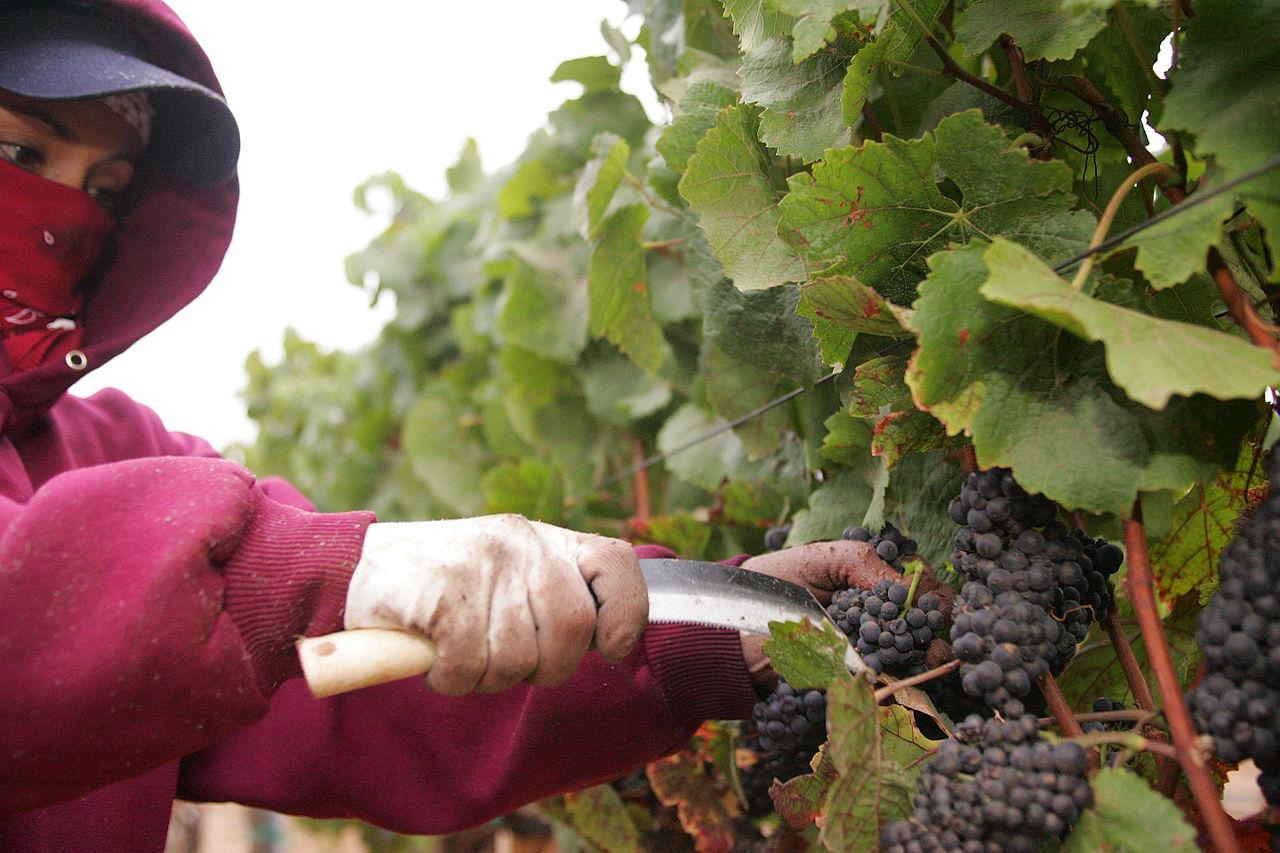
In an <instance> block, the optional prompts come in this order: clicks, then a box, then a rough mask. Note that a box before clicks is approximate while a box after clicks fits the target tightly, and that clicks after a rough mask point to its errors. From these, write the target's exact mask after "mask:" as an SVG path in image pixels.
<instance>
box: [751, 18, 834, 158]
mask: <svg viewBox="0 0 1280 853" xmlns="http://www.w3.org/2000/svg"><path fill="white" fill-rule="evenodd" d="M848 61H849V60H848V57H847V56H845V55H843V54H840V53H828V52H826V51H824V52H823V53H821V54H819V55H817V56H815V57H813V58H812V59H806V60H805V61H804V62H801V63H800V64H799V65H794V64H792V62H791V48H790V46H789V44H788V42H787V40H786V39H785V38H775V39H770V40H769V41H767V42H765V43H764V44H762V45H760V46H759V47H757V48H756V49H754V50H752V51H750V52H749V53H747V55H746V57H745V58H744V60H743V62H742V66H741V67H740V68H739V69H738V73H739V74H740V75H741V77H742V100H744V101H746V102H747V103H750V104H756V105H758V106H759V107H761V108H762V109H763V110H764V112H763V114H761V116H760V128H759V130H760V137H761V138H762V139H763V140H764V141H765V144H767V145H768V146H769V147H770V148H772V149H773V150H775V151H777V152H778V155H779V156H783V157H798V158H800V159H801V160H803V161H804V162H806V163H809V162H812V161H814V160H817V159H818V158H820V157H821V156H822V153H823V152H824V151H825V150H826V149H828V148H834V147H836V146H838V145H847V144H848V143H849V140H850V139H851V138H852V137H851V134H850V132H849V128H848V127H847V126H846V125H845V122H844V118H843V116H842V114H841V112H840V93H841V81H842V80H843V79H844V74H845V67H846V65H847V63H848Z"/></svg>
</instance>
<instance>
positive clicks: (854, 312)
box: [800, 275, 903, 353]
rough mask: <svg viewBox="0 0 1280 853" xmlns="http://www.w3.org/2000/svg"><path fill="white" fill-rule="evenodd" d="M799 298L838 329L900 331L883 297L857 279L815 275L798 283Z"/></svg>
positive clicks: (886, 333)
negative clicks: (804, 282)
mask: <svg viewBox="0 0 1280 853" xmlns="http://www.w3.org/2000/svg"><path fill="white" fill-rule="evenodd" d="M800 299H801V301H802V302H803V303H805V304H806V305H808V306H810V307H811V310H812V311H813V313H814V314H816V315H817V316H819V317H821V318H822V319H824V320H828V321H830V322H831V323H833V324H835V325H836V326H839V327H841V328H844V329H849V330H851V331H853V332H866V333H867V334H871V335H890V336H892V335H901V334H903V328H902V326H900V325H899V324H898V320H897V318H896V317H895V316H894V315H893V312H892V311H891V310H890V308H889V304H888V303H887V302H885V300H884V297H882V296H881V295H880V294H879V293H876V292H875V291H874V290H872V289H871V288H870V287H867V286H866V285H865V284H863V283H862V282H860V281H858V280H857V279H856V278H850V277H849V276H844V275H836V276H829V277H826V278H815V279H813V280H812V281H810V282H807V283H806V284H802V285H800ZM845 352H846V353H847V352H848V350H846V351H845Z"/></svg>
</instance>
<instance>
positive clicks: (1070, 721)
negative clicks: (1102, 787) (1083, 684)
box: [1039, 674, 1098, 772]
mask: <svg viewBox="0 0 1280 853" xmlns="http://www.w3.org/2000/svg"><path fill="white" fill-rule="evenodd" d="M1039 683H1040V692H1041V693H1043V694H1044V698H1045V701H1046V702H1048V703H1049V710H1050V711H1052V712H1053V718H1054V720H1055V721H1056V722H1057V724H1058V728H1060V729H1062V731H1063V732H1065V733H1066V734H1067V736H1068V737H1073V738H1080V737H1084V729H1082V728H1080V721H1079V720H1077V719H1076V715H1075V713H1074V712H1072V710H1071V706H1070V705H1068V704H1067V698H1066V697H1065V696H1063V695H1062V688H1061V687H1059V686H1058V680H1057V679H1056V678H1054V677H1053V676H1052V675H1048V674H1045V675H1043V676H1041V678H1040V680H1039ZM1089 769H1090V772H1096V771H1097V769H1098V751H1097V750H1096V749H1091V750H1089Z"/></svg>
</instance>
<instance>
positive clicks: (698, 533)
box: [638, 513, 711, 560]
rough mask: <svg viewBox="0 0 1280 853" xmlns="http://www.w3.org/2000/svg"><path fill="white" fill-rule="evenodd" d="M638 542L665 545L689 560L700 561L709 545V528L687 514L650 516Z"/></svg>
mask: <svg viewBox="0 0 1280 853" xmlns="http://www.w3.org/2000/svg"><path fill="white" fill-rule="evenodd" d="M638 540H639V541H643V542H652V543H654V544H657V545H665V546H667V547H668V548H670V549H671V550H672V551H675V552H676V553H677V554H680V555H681V556H683V557H686V558H688V559H690V560H702V559H705V558H706V553H707V546H708V545H710V544H711V527H710V526H709V525H708V524H707V523H706V522H705V521H699V520H698V519H696V518H694V517H693V516H691V515H689V514H688V513H680V514H677V515H665V516H652V517H650V519H649V521H648V524H647V526H646V528H645V530H644V531H643V533H642V535H641V536H639V537H638Z"/></svg>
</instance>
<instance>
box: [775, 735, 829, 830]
mask: <svg viewBox="0 0 1280 853" xmlns="http://www.w3.org/2000/svg"><path fill="white" fill-rule="evenodd" d="M839 778H840V774H839V773H837V772H836V766H835V764H833V763H832V762H831V756H830V755H828V754H827V745H826V744H823V745H822V746H821V747H820V748H819V749H818V753H817V754H816V755H815V756H814V757H813V772H812V773H806V774H804V775H803V776H796V777H794V778H792V779H788V780H787V781H785V782H779V781H778V780H777V779H774V780H773V784H772V785H771V786H770V787H769V798H770V799H772V800H773V806H774V808H775V809H776V810H777V812H778V817H780V818H782V820H783V822H784V823H787V824H790V825H791V826H793V827H795V828H796V829H803V828H804V827H806V826H809V825H810V824H812V823H813V822H814V821H815V820H817V819H818V818H819V817H821V816H822V808H823V804H824V803H825V802H826V799H827V792H828V791H829V790H830V789H831V785H832V784H833V783H834V782H835V781H836V780H837V779H839Z"/></svg>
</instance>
